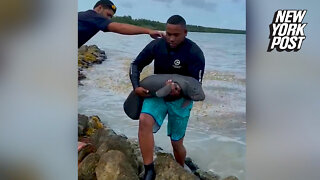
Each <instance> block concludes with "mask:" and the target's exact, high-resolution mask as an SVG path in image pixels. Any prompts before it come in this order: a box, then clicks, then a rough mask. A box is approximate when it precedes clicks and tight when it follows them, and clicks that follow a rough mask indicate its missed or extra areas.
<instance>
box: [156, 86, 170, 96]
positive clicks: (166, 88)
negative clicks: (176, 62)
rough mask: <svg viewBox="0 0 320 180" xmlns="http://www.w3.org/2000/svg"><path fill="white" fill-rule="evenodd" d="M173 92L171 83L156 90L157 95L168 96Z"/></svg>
mask: <svg viewBox="0 0 320 180" xmlns="http://www.w3.org/2000/svg"><path fill="white" fill-rule="evenodd" d="M170 92H171V84H168V85H165V86H164V87H163V88H161V89H159V90H158V91H157V92H156V96H157V97H166V96H168V95H169V94H170Z"/></svg>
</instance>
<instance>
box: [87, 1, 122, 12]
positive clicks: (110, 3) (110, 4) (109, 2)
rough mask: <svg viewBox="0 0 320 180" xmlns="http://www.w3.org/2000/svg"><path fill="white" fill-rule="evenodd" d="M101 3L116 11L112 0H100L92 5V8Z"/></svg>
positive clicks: (104, 6)
mask: <svg viewBox="0 0 320 180" xmlns="http://www.w3.org/2000/svg"><path fill="white" fill-rule="evenodd" d="M99 5H101V6H102V7H103V8H108V9H111V10H112V11H113V12H114V13H116V11H117V7H116V6H115V5H114V4H113V2H111V1H109V0H100V1H98V2H97V3H96V5H94V7H93V9H94V8H96V7H98V6H99Z"/></svg>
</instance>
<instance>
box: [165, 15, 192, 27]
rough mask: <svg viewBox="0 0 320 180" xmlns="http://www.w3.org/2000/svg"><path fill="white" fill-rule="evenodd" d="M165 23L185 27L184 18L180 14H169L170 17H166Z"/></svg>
mask: <svg viewBox="0 0 320 180" xmlns="http://www.w3.org/2000/svg"><path fill="white" fill-rule="evenodd" d="M167 24H175V25H181V26H183V27H185V28H186V26H187V23H186V20H184V19H183V17H182V16H180V15H173V16H171V17H170V18H169V19H168V21H167Z"/></svg>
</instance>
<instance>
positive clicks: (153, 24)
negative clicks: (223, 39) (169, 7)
mask: <svg viewBox="0 0 320 180" xmlns="http://www.w3.org/2000/svg"><path fill="white" fill-rule="evenodd" d="M112 21H113V22H119V23H126V24H132V25H136V26H141V27H146V28H150V29H155V30H160V31H165V28H166V24H165V23H162V22H159V21H151V20H147V19H132V17H131V16H115V17H114V18H112ZM187 29H188V31H189V32H208V33H231V34H245V33H246V31H243V30H232V29H220V28H211V27H203V26H195V25H187Z"/></svg>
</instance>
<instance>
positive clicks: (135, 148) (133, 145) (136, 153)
mask: <svg viewBox="0 0 320 180" xmlns="http://www.w3.org/2000/svg"><path fill="white" fill-rule="evenodd" d="M128 141H129V143H130V146H131V148H132V149H133V154H134V156H135V157H136V158H137V162H138V173H139V174H141V173H142V172H143V171H144V166H143V159H142V154H141V151H140V146H139V143H138V139H128ZM142 175H143V174H142ZM139 177H140V175H139Z"/></svg>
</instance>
